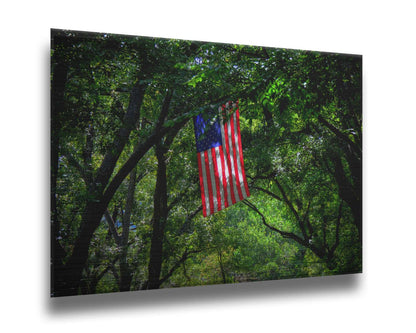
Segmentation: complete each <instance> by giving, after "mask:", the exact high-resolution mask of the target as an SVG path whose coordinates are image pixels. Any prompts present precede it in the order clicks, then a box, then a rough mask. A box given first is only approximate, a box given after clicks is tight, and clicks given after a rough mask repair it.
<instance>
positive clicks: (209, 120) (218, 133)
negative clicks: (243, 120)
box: [194, 102, 250, 216]
mask: <svg viewBox="0 0 416 333" xmlns="http://www.w3.org/2000/svg"><path fill="white" fill-rule="evenodd" d="M239 117H240V115H239V110H238V102H228V103H226V104H224V105H222V106H220V107H219V108H218V112H216V110H215V109H214V110H211V111H210V112H208V115H205V116H203V115H198V116H196V117H194V129H195V139H196V148H197V158H198V167H199V181H200V187H201V198H202V212H203V215H204V216H208V215H212V214H214V213H215V212H218V211H220V210H222V209H225V208H227V207H229V206H231V205H233V204H235V203H236V202H239V201H241V200H244V199H245V198H247V197H249V196H250V192H249V189H248V185H247V180H246V175H245V172H244V162H243V149H242V146H241V136H240V121H239V120H240V119H239ZM204 118H205V119H204Z"/></svg>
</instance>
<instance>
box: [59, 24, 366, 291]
mask: <svg viewBox="0 0 416 333" xmlns="http://www.w3.org/2000/svg"><path fill="white" fill-rule="evenodd" d="M361 65H362V63H361V57H359V56H351V55H339V54H325V53H319V52H307V51H298V50H285V49H271V48H263V47H252V46H241V45H226V44H214V43H203V42H191V41H181V40H167V39H156V38H139V37H129V36H117V35H109V34H89V33H80V32H73V31H52V50H51V95H52V99H51V103H52V114H51V118H52V120H51V129H52V131H51V222H52V223H51V225H52V295H53V296H65V295H74V294H87V293H103V292H114V291H127V290H140V289H154V288H164V287H181V286H193V285H204V284H215V283H234V282H242V281H258V280H269V279H283V278H293V277H306V276H317V275H333V274H346V273H356V272H361V270H362V267H361V264H362V260H361V259H362V255H361V249H362V246H361V245H362V244H361V243H362V179H361V177H362V162H361V161H362V149H361V147H362V110H361V103H362V101H361V97H362V87H361V84H362V71H361ZM236 99H239V105H240V114H241V116H240V126H241V136H242V142H243V150H244V162H245V169H246V175H247V178H248V180H249V187H250V191H251V196H250V198H248V199H247V200H245V201H244V202H240V203H238V204H236V205H234V206H231V207H230V208H228V209H226V210H225V211H221V212H218V213H216V214H214V215H213V216H210V217H207V218H204V217H203V216H202V211H201V199H200V190H199V178H198V165H197V160H196V149H195V137H194V132H193V123H192V121H191V120H192V118H193V116H195V115H197V114H200V113H202V114H204V113H205V112H206V111H207V110H209V109H210V108H215V107H218V105H219V104H220V103H223V102H225V101H228V100H236Z"/></svg>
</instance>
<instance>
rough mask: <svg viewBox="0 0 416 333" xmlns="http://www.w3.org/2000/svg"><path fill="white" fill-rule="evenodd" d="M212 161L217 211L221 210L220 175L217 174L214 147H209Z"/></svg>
mask: <svg viewBox="0 0 416 333" xmlns="http://www.w3.org/2000/svg"><path fill="white" fill-rule="evenodd" d="M211 156H212V162H213V164H214V179H215V187H216V189H217V207H218V211H220V210H221V192H220V176H219V174H218V166H217V156H216V154H215V148H211Z"/></svg>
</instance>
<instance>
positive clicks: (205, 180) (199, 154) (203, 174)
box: [198, 151, 210, 216]
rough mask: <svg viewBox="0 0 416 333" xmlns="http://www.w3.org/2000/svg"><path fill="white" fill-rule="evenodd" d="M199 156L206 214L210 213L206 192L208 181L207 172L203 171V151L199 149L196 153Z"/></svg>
mask: <svg viewBox="0 0 416 333" xmlns="http://www.w3.org/2000/svg"><path fill="white" fill-rule="evenodd" d="M198 156H199V158H200V159H201V170H202V180H203V182H204V195H205V208H206V212H207V216H208V215H209V214H210V207H209V193H208V182H207V174H206V171H205V155H204V152H203V151H201V152H200V153H198Z"/></svg>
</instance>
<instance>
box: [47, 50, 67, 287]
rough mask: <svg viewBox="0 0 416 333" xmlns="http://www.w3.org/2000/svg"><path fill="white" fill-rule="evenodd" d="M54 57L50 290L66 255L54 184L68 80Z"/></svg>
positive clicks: (65, 68)
mask: <svg viewBox="0 0 416 333" xmlns="http://www.w3.org/2000/svg"><path fill="white" fill-rule="evenodd" d="M56 57H58V55H55V57H54V58H53V59H52V62H53V63H56V65H55V66H54V75H53V79H52V83H51V166H50V167H51V256H52V261H51V264H52V269H51V290H54V289H55V280H56V278H55V270H54V267H57V268H58V269H60V268H62V266H63V263H64V258H65V254H66V253H65V251H64V249H63V248H62V246H61V245H60V243H59V241H58V238H59V230H60V223H59V218H58V209H57V202H56V195H57V193H56V184H57V178H58V167H59V137H60V131H61V126H62V124H61V121H60V117H59V115H60V114H61V113H63V112H64V109H65V100H64V92H65V86H66V82H67V78H68V66H67V65H66V64H65V63H64V62H63V61H61V60H60V59H56Z"/></svg>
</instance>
